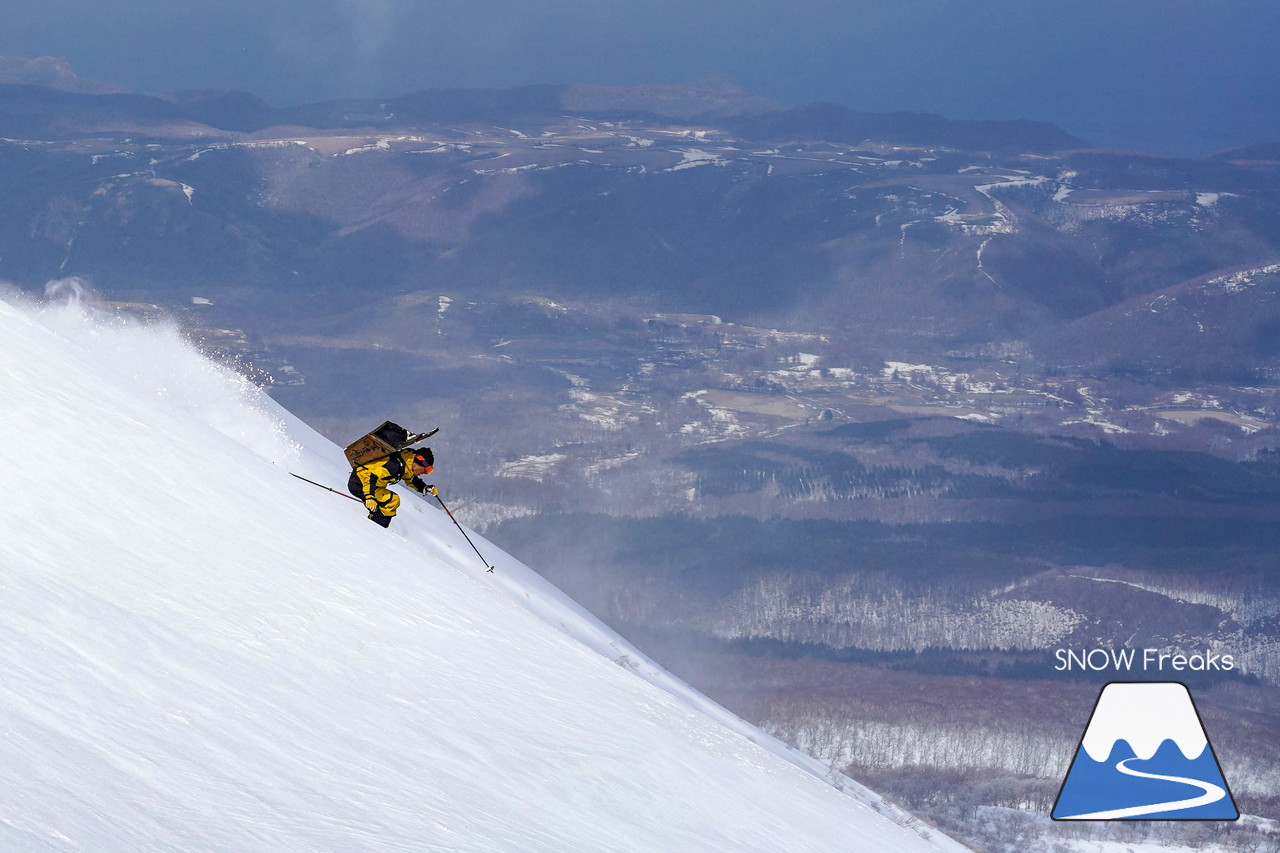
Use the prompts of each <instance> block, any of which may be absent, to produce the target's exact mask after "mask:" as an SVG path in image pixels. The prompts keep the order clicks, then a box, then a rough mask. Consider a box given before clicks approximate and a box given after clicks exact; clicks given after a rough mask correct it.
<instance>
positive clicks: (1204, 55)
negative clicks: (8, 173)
mask: <svg viewBox="0 0 1280 853" xmlns="http://www.w3.org/2000/svg"><path fill="white" fill-rule="evenodd" d="M1277 44H1280V2H1276V0H678V2H677V0H265V2H264V0H253V1H252V2H250V0H220V2H211V0H196V2H194V3H182V2H178V1H177V0H116V2H115V3H111V4H102V3H100V2H98V0H2V3H0V54H12V55H18V56H44V55H52V56H64V57H66V58H68V59H69V60H70V61H71V63H72V66H73V67H74V68H75V69H76V71H77V72H78V73H79V74H81V76H85V77H92V78H96V79H102V80H106V81H109V82H113V83H116V84H119V85H122V86H124V87H126V88H129V89H132V90H136V91H143V92H164V91H172V90H176V89H186V88H242V89H248V90H250V91H253V92H256V93H258V94H259V95H261V96H263V97H264V98H266V99H267V100H268V101H271V102H272V103H276V104H292V103H301V102H304V101H313V100H322V99H327V98H334V97H347V96H357V97H359V96H371V97H382V96H390V95H399V94H404V93H406V92H410V91H414V90H418V89H425V88H445V87H454V86H519V85H525V84H530V83H575V82H582V83H612V84H620V83H644V82H657V83H673V82H680V81H683V80H689V79H693V78H696V77H702V76H706V75H710V74H721V75H726V76H728V77H731V78H732V79H734V80H736V81H737V82H738V83H739V84H741V85H742V86H743V87H745V88H747V89H750V90H752V91H754V92H758V93H760V94H762V95H766V96H768V97H771V98H774V99H775V100H778V101H781V102H782V103H784V104H787V105H798V104H803V103H811V102H814V101H834V102H836V103H841V104H844V105H846V106H849V107H852V108H854V109H860V110H915V111H928V112H936V113H941V114H943V115H946V116H949V117H952V118H1001V119H1006V118H1032V119H1041V120H1047V121H1053V122H1055V123H1057V124H1059V125H1061V126H1062V127H1064V128H1065V129H1067V130H1069V131H1071V132H1073V133H1075V134H1077V135H1079V136H1083V137H1085V138H1086V139H1089V140H1090V141H1092V142H1094V143H1096V144H1101V145H1114V146H1120V147H1129V148H1139V149H1147V150H1154V151H1164V152H1171V153H1179V154H1195V155H1200V154H1205V153H1209V152H1211V151H1214V150H1218V149H1221V148H1225V147H1228V146H1235V145H1242V144H1249V143H1256V142H1265V141H1280V50H1277V47H1276V46H1277Z"/></svg>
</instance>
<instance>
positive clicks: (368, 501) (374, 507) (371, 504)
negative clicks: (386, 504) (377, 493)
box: [364, 496, 378, 512]
mask: <svg viewBox="0 0 1280 853" xmlns="http://www.w3.org/2000/svg"><path fill="white" fill-rule="evenodd" d="M364 506H365V509H367V510H369V512H377V511H378V502H377V501H376V500H374V499H373V497H372V496H370V497H367V498H365V499H364Z"/></svg>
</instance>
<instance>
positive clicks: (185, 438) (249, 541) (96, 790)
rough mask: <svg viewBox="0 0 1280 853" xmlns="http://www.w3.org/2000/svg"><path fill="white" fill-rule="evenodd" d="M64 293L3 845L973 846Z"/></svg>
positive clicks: (39, 359) (148, 852) (0, 539)
mask: <svg viewBox="0 0 1280 853" xmlns="http://www.w3.org/2000/svg"><path fill="white" fill-rule="evenodd" d="M66 289H67V290H69V292H70V294H71V296H70V299H69V301H68V302H66V303H65V304H57V305H55V304H53V302H52V301H47V302H46V303H44V304H43V305H42V306H40V307H38V308H32V309H19V308H17V307H15V306H14V305H13V304H12V303H11V302H8V301H0V398H2V399H3V400H4V401H5V403H4V409H3V416H2V417H0V478H3V482H4V486H5V488H4V489H0V733H2V734H3V736H2V737H0V850H40V851H56V852H57V853H62V851H68V853H69V851H83V850H92V851H104V853H117V851H119V853H124V851H128V853H160V851H175V850H181V851H184V853H215V851H216V853H257V852H258V851H262V853H277V851H302V850H343V851H351V853H356V851H359V852H360V853H377V852H378V851H392V850H398V851H403V850H458V851H511V853H516V852H517V851H518V853H539V851H547V853H552V852H553V851H554V853H574V851H581V853H587V851H600V850H608V851H637V852H638V851H673V850H679V851H726V850H733V851H774V850H788V851H796V853H807V852H808V851H812V853H819V852H820V851H821V853H826V851H831V850H875V851H878V853H939V851H958V850H961V849H963V848H961V847H959V845H957V844H955V843H954V842H952V841H950V840H949V839H947V838H945V837H944V836H941V835H939V834H937V833H936V832H923V831H921V832H917V831H915V830H914V829H913V828H911V827H912V826H913V825H918V824H912V821H911V819H910V818H909V817H908V816H906V815H904V814H903V813H902V812H900V811H897V810H896V809H894V807H892V806H890V805H889V804H887V803H885V802H884V801H883V800H881V799H880V798H879V797H877V796H876V795H874V794H873V793H871V792H869V791H867V790H866V789H865V788H862V787H861V786H859V785H857V784H856V783H854V782H852V781H850V780H847V779H843V778H842V777H837V778H834V779H824V776H825V775H826V773H827V768H826V767H825V766H823V765H822V764H821V763H819V762H817V761H816V760H814V759H811V758H809V757H807V756H804V755H801V754H799V753H796V752H794V751H791V750H788V749H787V748H786V747H785V746H784V745H782V744H781V743H779V742H778V741H776V740H775V739H773V738H770V737H769V736H767V735H765V734H764V733H762V732H760V731H759V730H758V729H755V728H753V727H751V726H748V725H747V724H745V723H743V722H742V721H740V720H738V719H737V718H735V717H733V716H732V715H731V714H730V713H729V712H727V711H725V710H724V709H723V708H720V707H719V706H716V705H714V704H713V703H711V702H710V701H708V700H707V699H706V698H705V697H702V696H701V695H699V694H697V693H696V692H695V691H693V690H691V689H690V688H689V687H688V686H686V685H684V684H683V683H682V682H679V681H678V680H676V679H675V678H673V677H672V676H670V675H669V674H668V673H666V672H665V671H663V670H661V669H660V668H659V667H657V666H656V665H655V664H654V663H653V662H652V661H650V660H649V659H648V658H646V657H645V656H644V655H642V654H641V653H640V652H638V651H637V650H635V649H634V647H632V646H630V645H629V644H627V643H626V641H625V640H623V639H622V638H621V637H619V636H618V635H617V634H615V633H613V632H612V631H610V630H609V629H608V628H607V627H605V626H604V625H603V624H601V623H600V622H599V621H598V620H596V619H594V618H593V617H591V616H590V615H589V614H587V613H586V612H585V611H583V610H582V609H581V608H579V607H578V606H577V605H576V604H574V603H573V602H572V601H570V600H569V599H568V598H566V597H565V596H564V595H563V593H561V592H559V591H558V590H556V589H555V588H554V587H551V586H550V585H549V584H548V583H546V581H544V580H543V579H542V578H540V577H539V576H538V575H537V574H535V573H534V572H533V571H531V570H530V569H529V568H528V567H526V566H524V565H522V564H520V563H519V562H518V561H517V560H515V559H513V558H512V557H510V556H509V555H507V554H504V553H503V552H502V551H500V550H499V549H497V548H496V547H494V545H493V544H492V543H490V542H487V541H486V540H485V539H484V538H483V537H481V536H479V535H478V534H475V533H472V534H471V538H472V540H473V541H474V542H475V544H476V546H477V547H479V548H480V549H481V550H482V551H483V552H484V554H485V557H486V558H487V559H488V560H490V561H491V562H492V563H493V565H495V566H496V571H495V572H494V573H492V574H491V573H488V572H486V571H485V567H484V565H483V564H482V563H481V561H480V560H479V559H478V558H477V556H476V554H475V553H474V552H473V551H472V550H471V548H470V546H468V545H467V544H466V542H465V540H463V539H462V536H461V533H460V531H459V529H458V528H456V527H455V526H454V525H453V524H452V523H451V521H450V520H449V518H448V517H447V516H446V515H445V514H444V513H442V512H440V511H439V510H438V509H436V508H435V507H434V505H432V504H429V503H427V502H425V501H421V500H418V499H416V498H415V497H413V496H409V495H406V496H405V500H404V504H403V506H402V507H401V510H400V513H399V515H398V516H397V518H396V520H395V522H394V524H393V525H392V527H391V529H390V530H382V529H381V528H379V527H377V526H375V525H372V524H370V523H369V521H368V520H366V518H365V513H364V509H363V507H361V506H360V505H358V504H356V503H353V502H352V501H350V500H347V499H346V498H345V497H342V496H341V495H333V494H329V493H326V492H324V491H322V490H320V489H317V488H315V487H314V486H312V485H308V484H306V483H303V482H301V481H299V480H297V479H295V478H293V477H291V476H289V474H290V472H291V471H294V472H297V473H298V474H302V475H304V476H307V477H309V478H311V479H313V480H315V481H316V482H319V483H325V484H330V485H334V486H337V487H338V489H339V490H341V487H342V484H343V483H344V482H345V480H346V476H347V471H348V470H349V469H347V467H346V464H345V460H344V459H343V457H342V453H341V451H340V450H339V449H338V448H337V447H335V446H334V445H333V444H332V443H330V442H328V441H326V440H325V439H323V438H322V437H321V436H319V435H318V434H316V433H315V432H314V431H313V430H310V429H309V428H307V427H306V426H304V425H303V424H301V423H300V422H298V421H297V420H296V419H295V418H293V417H292V416H291V415H290V414H289V413H287V412H285V411H283V410H282V409H280V408H278V407H277V406H276V405H275V404H274V403H273V402H272V401H271V400H270V399H269V398H267V397H265V396H263V395H262V394H261V393H259V392H258V391H257V390H256V389H254V388H252V387H251V386H248V385H246V383H245V382H244V380H243V379H241V378H240V377H238V376H236V375H235V374H234V373H232V372H230V371H227V370H225V369H224V368H220V367H216V366H214V365H212V364H210V363H208V362H207V361H205V360H203V359H201V358H200V357H199V355H198V354H197V353H195V352H194V351H193V350H192V349H191V347H189V346H188V345H187V344H186V343H185V342H183V340H182V339H181V337H180V336H179V335H178V334H177V333H176V332H175V331H174V330H173V329H172V327H169V326H166V325H164V324H163V323H161V324H147V323H133V322H123V321H120V320H118V319H116V318H114V317H110V316H109V315H104V314H103V312H95V311H94V310H93V309H92V308H89V309H88V310H87V311H86V304H87V302H88V301H91V300H86V294H85V293H84V291H83V289H79V290H78V289H77V288H76V287H73V286H71V285H67V287H66ZM447 443H448V437H447V436H444V435H443V434H442V435H441V436H438V437H437V439H436V442H435V444H436V448H437V452H440V453H444V452H447ZM286 459H287V460H288V467H286V466H285V464H282V463H283V462H284V461H285V460H286ZM273 463H276V464H273ZM462 520H463V521H465V520H466V519H465V516H464V517H463V518H462ZM584 535H590V531H584ZM832 782H835V783H836V784H832Z"/></svg>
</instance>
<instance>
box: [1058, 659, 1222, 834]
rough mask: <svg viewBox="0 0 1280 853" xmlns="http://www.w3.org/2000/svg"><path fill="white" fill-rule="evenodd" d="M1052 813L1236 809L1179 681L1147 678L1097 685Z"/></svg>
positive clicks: (1106, 815)
mask: <svg viewBox="0 0 1280 853" xmlns="http://www.w3.org/2000/svg"><path fill="white" fill-rule="evenodd" d="M1052 817H1053V819H1054V820H1236V819H1237V818H1238V817H1240V812H1239V811H1238V810H1237V809H1236V804H1235V801H1234V800H1233V799H1232V797H1231V792H1230V791H1229V790H1228V789H1227V782H1226V779H1224V778H1223V776H1222V768H1221V767H1219V766H1218V758H1217V756H1216V755H1215V754H1214V752H1213V747H1212V746H1211V745H1210V744H1209V738H1208V736H1207V735H1206V734H1205V731H1204V726H1203V724H1201V722H1200V715H1199V713H1198V712H1197V711H1196V706H1195V703H1194V702H1193V701H1192V699H1191V692H1190V691H1189V690H1187V687H1186V685H1185V684H1182V683H1181V682H1177V681H1169V682H1159V681H1146V682H1112V683H1111V684H1108V685H1107V686H1105V687H1103V688H1102V693H1101V694H1099V696H1098V704H1097V705H1095V706H1094V709H1093V715H1092V716H1091V717H1090V718H1089V725H1088V727H1087V728H1086V729H1085V732H1084V737H1083V738H1082V739H1081V741H1080V746H1079V747H1078V748H1077V749H1076V755H1075V758H1074V759H1072V761H1071V769H1070V770H1068V771H1067V778H1066V779H1065V780H1064V781H1063V783H1062V790H1061V791H1059V793H1058V801H1057V802H1056V803H1055V804H1054V806H1053V813H1052Z"/></svg>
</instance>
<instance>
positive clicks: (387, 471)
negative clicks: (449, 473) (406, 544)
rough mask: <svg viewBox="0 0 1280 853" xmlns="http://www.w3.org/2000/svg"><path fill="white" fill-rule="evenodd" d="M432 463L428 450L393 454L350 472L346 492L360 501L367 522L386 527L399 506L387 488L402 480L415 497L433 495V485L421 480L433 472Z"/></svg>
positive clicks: (397, 498) (422, 449)
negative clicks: (363, 507) (367, 511)
mask: <svg viewBox="0 0 1280 853" xmlns="http://www.w3.org/2000/svg"><path fill="white" fill-rule="evenodd" d="M435 461H436V460H435V455H434V454H433V453H432V452H431V448H430V447H419V448H412V447H410V448H408V449H406V450H400V451H397V452H395V453H392V454H390V455H389V456H383V457H382V458H380V459H375V460H373V461H372V462H367V463H365V464H364V465H360V466H357V467H356V468H355V469H353V470H352V472H351V477H350V478H349V479H348V480H347V491H349V492H351V494H352V495H354V496H355V497H356V499H357V500H362V501H364V505H365V507H366V508H367V509H368V510H369V520H370V521H372V522H373V523H374V524H377V525H379V526H381V527H390V526H391V519H392V518H393V517H394V516H395V514H396V510H397V509H398V508H399V507H400V496H399V495H397V494H396V493H395V492H393V491H391V490H390V489H388V488H387V487H388V486H391V485H393V484H395V483H399V482H402V481H403V482H404V484H405V485H407V486H408V487H409V488H411V489H413V490H414V491H415V492H417V493H418V494H421V495H435V494H437V491H436V487H435V486H433V485H431V484H430V483H426V482H423V480H422V478H423V476H425V475H427V474H430V473H431V472H432V471H433V470H434V469H435Z"/></svg>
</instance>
